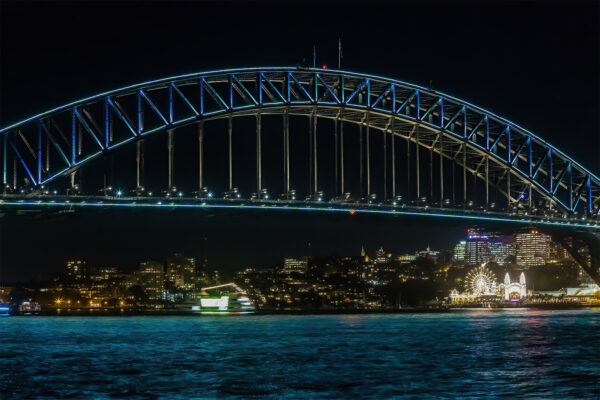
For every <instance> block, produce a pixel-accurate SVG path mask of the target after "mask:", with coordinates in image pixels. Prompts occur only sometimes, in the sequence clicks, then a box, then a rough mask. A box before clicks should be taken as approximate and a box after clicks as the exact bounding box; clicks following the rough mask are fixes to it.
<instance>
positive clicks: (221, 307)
mask: <svg viewBox="0 0 600 400" xmlns="http://www.w3.org/2000/svg"><path fill="white" fill-rule="evenodd" d="M198 302H199V304H196V305H194V306H192V311H193V312H196V313H201V314H251V313H253V312H254V311H255V310H256V308H255V307H254V304H252V301H251V300H250V298H249V297H248V294H247V293H246V292H245V291H244V290H243V289H242V288H240V287H239V286H238V285H236V284H235V283H226V284H223V285H216V286H209V287H205V288H202V289H201V292H200V294H199V295H198Z"/></svg>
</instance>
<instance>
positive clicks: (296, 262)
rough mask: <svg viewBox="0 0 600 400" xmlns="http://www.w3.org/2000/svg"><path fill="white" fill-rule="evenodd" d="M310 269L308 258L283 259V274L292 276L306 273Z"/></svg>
mask: <svg viewBox="0 0 600 400" xmlns="http://www.w3.org/2000/svg"><path fill="white" fill-rule="evenodd" d="M307 267H308V260H307V259H306V258H302V259H298V258H284V259H283V269H282V271H281V272H282V273H284V274H291V273H301V274H303V273H305V272H306V269H307Z"/></svg>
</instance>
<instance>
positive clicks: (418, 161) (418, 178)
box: [415, 125, 421, 200]
mask: <svg viewBox="0 0 600 400" xmlns="http://www.w3.org/2000/svg"><path fill="white" fill-rule="evenodd" d="M419 130H420V129H419V125H417V135H416V138H415V139H416V144H415V158H416V160H415V161H416V164H417V165H416V172H417V176H416V183H417V200H419V199H420V198H421V157H420V155H419V154H420V153H421V145H420V144H419V141H420V137H419V135H420V133H419Z"/></svg>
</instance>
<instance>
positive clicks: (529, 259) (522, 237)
mask: <svg viewBox="0 0 600 400" xmlns="http://www.w3.org/2000/svg"><path fill="white" fill-rule="evenodd" d="M550 243H551V240H550V236H548V235H544V234H543V233H539V232H538V231H537V230H535V229H532V230H531V231H529V232H528V233H518V234H516V235H515V250H516V259H517V264H518V265H521V266H523V267H534V266H536V265H544V264H545V263H546V261H547V260H548V259H549V258H550Z"/></svg>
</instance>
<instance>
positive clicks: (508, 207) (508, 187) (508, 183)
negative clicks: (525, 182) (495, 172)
mask: <svg viewBox="0 0 600 400" xmlns="http://www.w3.org/2000/svg"><path fill="white" fill-rule="evenodd" d="M506 194H507V195H508V196H507V198H508V200H507V201H506V207H507V209H510V206H511V201H510V169H509V170H507V171H506Z"/></svg>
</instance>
